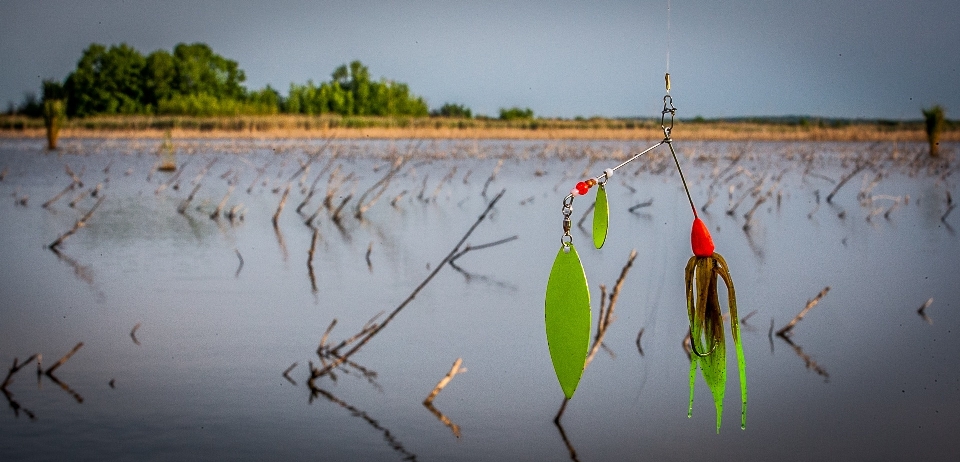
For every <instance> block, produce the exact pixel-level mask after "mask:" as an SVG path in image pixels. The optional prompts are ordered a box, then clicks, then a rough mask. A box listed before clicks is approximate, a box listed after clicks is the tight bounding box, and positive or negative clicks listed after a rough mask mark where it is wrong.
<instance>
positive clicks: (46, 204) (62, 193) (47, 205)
mask: <svg viewBox="0 0 960 462" xmlns="http://www.w3.org/2000/svg"><path fill="white" fill-rule="evenodd" d="M76 187H77V183H76V182H73V183H70V184H69V185H67V187H66V188H63V191H60V193H59V194H57V195H56V196H53V197H52V198H51V199H50V200H48V201H46V202H44V203H43V205H41V207H43V208H45V209H48V208H50V206H51V205H53V204H54V203H56V202H57V201H58V200H60V198H61V197H63V196H65V195H66V194H67V193H68V192H70V191H73V190H74V189H76Z"/></svg>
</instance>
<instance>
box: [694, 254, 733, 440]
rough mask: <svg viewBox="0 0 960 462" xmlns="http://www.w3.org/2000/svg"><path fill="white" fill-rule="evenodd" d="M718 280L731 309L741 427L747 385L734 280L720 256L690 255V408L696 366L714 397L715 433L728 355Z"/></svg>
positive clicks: (718, 419) (725, 378) (720, 413)
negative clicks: (725, 291)
mask: <svg viewBox="0 0 960 462" xmlns="http://www.w3.org/2000/svg"><path fill="white" fill-rule="evenodd" d="M718 277H719V278H722V279H723V281H724V283H725V284H726V287H727V294H728V303H729V306H730V317H731V331H732V334H733V341H734V344H735V345H736V350H737V367H738V369H739V372H740V398H741V403H742V407H741V413H740V426H741V428H743V427H744V426H745V425H746V415H747V414H746V412H747V382H746V370H745V367H744V366H745V361H744V357H743V347H742V345H741V342H740V326H739V322H738V320H737V311H736V310H737V307H736V298H735V297H736V294H735V292H734V289H733V280H732V278H730V273H729V272H728V271H727V268H726V262H725V261H724V260H723V257H721V256H720V254H717V253H714V254H713V255H712V256H710V257H700V256H696V255H695V256H693V257H690V261H689V262H688V263H687V269H686V288H687V313H688V315H689V317H690V346H691V349H692V350H693V352H692V354H691V363H690V408H689V410H688V416H689V415H690V413H692V411H693V395H694V384H695V383H696V369H697V366H698V365H699V367H700V371H701V372H702V373H703V378H704V381H705V382H707V387H709V388H710V393H711V394H712V395H713V402H714V406H715V407H716V410H717V432H718V433H719V432H720V422H721V416H722V415H723V396H724V391H725V390H726V383H727V353H726V345H725V338H726V337H725V335H724V330H723V314H722V313H721V311H720V299H719V295H718V293H717V283H718Z"/></svg>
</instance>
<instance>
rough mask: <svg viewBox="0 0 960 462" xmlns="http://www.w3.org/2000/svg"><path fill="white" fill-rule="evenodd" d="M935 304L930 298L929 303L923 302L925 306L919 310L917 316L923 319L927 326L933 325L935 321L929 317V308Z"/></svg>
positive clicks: (921, 306)
mask: <svg viewBox="0 0 960 462" xmlns="http://www.w3.org/2000/svg"><path fill="white" fill-rule="evenodd" d="M932 304H933V298H928V299H927V301H925V302H923V305H920V308H919V309H918V310H917V314H919V315H920V317H921V318H923V320H924V321H927V324H930V325H933V319H930V316H927V308H929V307H930V305H932Z"/></svg>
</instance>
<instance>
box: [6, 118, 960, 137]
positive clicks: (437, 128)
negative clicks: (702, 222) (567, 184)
mask: <svg viewBox="0 0 960 462" xmlns="http://www.w3.org/2000/svg"><path fill="white" fill-rule="evenodd" d="M168 131H169V132H170V133H171V135H172V136H173V137H174V138H247V139H279V138H296V139H328V138H334V139H364V138H371V139H410V138H424V139H569V140H659V139H661V138H663V131H662V130H661V128H660V122H659V120H650V119H647V120H644V119H584V120H557V119H534V120H516V121H502V120H495V119H444V118H375V117H339V116H306V115H304V116H297V115H272V116H237V117H182V116H98V117H89V118H83V119H71V120H69V121H67V122H66V123H65V124H64V126H63V128H62V130H61V133H60V136H61V137H62V138H147V139H150V138H163V137H164V136H165V134H166V133H167V132H168ZM44 136H45V130H44V127H43V121H42V120H40V119H31V118H27V117H23V116H10V115H2V116H0V137H2V138H41V137H44ZM673 136H674V137H677V138H682V139H685V140H700V141H860V142H863V141H891V142H893V141H925V140H926V135H925V134H924V130H923V125H922V122H921V121H907V122H875V121H830V122H827V123H823V122H818V121H813V122H808V121H801V122H797V123H791V122H777V121H763V120H760V121H712V120H693V121H686V120H684V121H677V122H676V123H675V125H674V129H673ZM941 140H942V141H945V142H957V141H960V127H957V126H951V127H949V128H948V129H947V130H946V131H945V132H944V133H943V137H942V138H941Z"/></svg>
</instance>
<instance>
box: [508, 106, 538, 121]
mask: <svg viewBox="0 0 960 462" xmlns="http://www.w3.org/2000/svg"><path fill="white" fill-rule="evenodd" d="M524 119H533V109H530V108H524V109H520V108H519V107H512V108H510V109H504V108H500V120H524Z"/></svg>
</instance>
